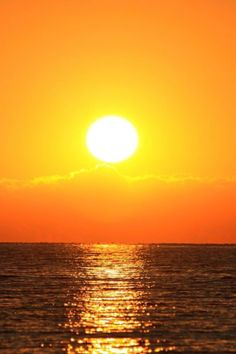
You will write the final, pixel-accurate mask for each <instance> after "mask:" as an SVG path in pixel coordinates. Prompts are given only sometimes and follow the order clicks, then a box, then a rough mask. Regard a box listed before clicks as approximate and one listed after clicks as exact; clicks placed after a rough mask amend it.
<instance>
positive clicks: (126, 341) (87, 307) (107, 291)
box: [64, 245, 175, 354]
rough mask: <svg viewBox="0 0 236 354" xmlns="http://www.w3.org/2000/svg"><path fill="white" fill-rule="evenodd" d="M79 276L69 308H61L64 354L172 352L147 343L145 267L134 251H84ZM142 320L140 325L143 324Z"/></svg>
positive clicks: (103, 248) (116, 247)
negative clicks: (66, 336)
mask: <svg viewBox="0 0 236 354" xmlns="http://www.w3.org/2000/svg"><path fill="white" fill-rule="evenodd" d="M83 260H84V262H85V264H84V267H83V268H84V269H85V271H84V273H83V274H81V273H79V275H78V287H77V289H76V287H75V289H76V290H77V291H75V293H74V295H73V299H72V301H71V302H68V303H66V304H65V308H66V314H67V322H66V323H65V325H64V327H65V328H66V329H67V330H69V332H70V333H71V336H70V342H69V344H67V346H66V348H65V351H66V352H67V354H76V353H87V354H106V353H107V354H108V353H114V354H123V353H124V354H131V353H152V352H161V351H165V352H166V351H171V350H173V349H175V348H174V347H168V346H165V347H163V345H162V343H161V342H160V340H159V339H158V338H153V337H149V329H150V327H151V326H152V322H151V320H147V318H146V317H147V315H148V314H147V306H146V303H145V301H146V300H145V299H146V293H147V292H148V288H147V289H146V288H145V286H143V284H142V282H140V279H142V273H143V269H144V263H143V260H142V258H141V257H140V256H139V253H138V251H137V246H136V247H132V246H128V247H127V245H89V246H88V248H87V250H85V254H84V255H83ZM144 318H145V320H144Z"/></svg>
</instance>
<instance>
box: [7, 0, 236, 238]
mask: <svg viewBox="0 0 236 354" xmlns="http://www.w3.org/2000/svg"><path fill="white" fill-rule="evenodd" d="M235 24H236V2H234V1H232V0H224V1H219V0H202V1H201V0H200V1H199V0H188V1H187V0H178V1H175V0H168V1H167V0H119V1H118V0H86V1H83V0H50V1H49V0H41V1H29V0H28V1H25V0H9V1H1V2H0V43H1V56H0V78H1V80H0V119H1V133H0V137H1V139H0V151H1V154H0V167H1V169H0V209H1V213H0V224H1V229H0V241H63V242H67V241H69V242H70V241H72V242H97V241H99V242H100V241H101V242H109V241H112V242H113V241H119V242H126V241H127V242H235V241H236V163H235V161H236V138H235V136H236V116H235V113H236V111H235V94H236V66H235V62H236V25H235ZM109 114H116V115H120V116H123V117H126V118H127V119H129V120H131V121H132V123H133V124H134V125H135V127H136V128H137V130H138V132H139V137H140V146H139V149H138V151H137V153H136V154H135V155H134V156H133V157H131V158H130V159H128V160H126V161H124V162H122V163H119V164H116V165H115V168H113V167H110V166H105V165H100V166H97V164H98V161H96V159H94V157H93V156H92V155H91V154H90V153H89V151H88V150H87V148H86V145H85V135H86V132H87V129H88V127H89V126H90V124H91V123H92V122H93V121H95V120H96V119H97V118H99V117H101V116H105V115H109ZM96 166H97V167H96Z"/></svg>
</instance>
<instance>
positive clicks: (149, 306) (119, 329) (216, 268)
mask: <svg viewBox="0 0 236 354" xmlns="http://www.w3.org/2000/svg"><path fill="white" fill-rule="evenodd" d="M235 271H236V246H234V245H222V246H221V245H181V244H178V245H156V244H150V245H126V244H108V245H105V244H88V245H85V244H0V286H1V287H0V352H1V353H4V354H13V353H17V354H18V353H63V352H65V353H68V354H69V353H70V354H72V353H94V354H98V353H99V354H105V353H117V354H118V353H119V354H126V353H127V354H129V353H156V352H172V353H178V352H180V353H235V352H236V282H235Z"/></svg>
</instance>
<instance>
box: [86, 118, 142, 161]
mask: <svg viewBox="0 0 236 354" xmlns="http://www.w3.org/2000/svg"><path fill="white" fill-rule="evenodd" d="M86 143H87V147H88V149H89V151H90V152H91V154H92V155H93V156H95V157H96V158H97V159H99V160H101V161H104V162H112V163H116V162H120V161H123V160H126V159H127V158H129V157H130V156H131V155H133V154H134V152H135V150H136V149H137V147H138V134H137V131H136V129H135V128H134V126H133V125H132V124H131V123H130V122H129V121H128V120H126V119H124V118H121V117H118V116H106V117H103V118H100V119H98V120H97V121H96V122H95V123H93V124H92V125H91V126H90V128H89V130H88V133H87V137H86Z"/></svg>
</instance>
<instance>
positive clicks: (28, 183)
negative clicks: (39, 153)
mask: <svg viewBox="0 0 236 354" xmlns="http://www.w3.org/2000/svg"><path fill="white" fill-rule="evenodd" d="M102 171H103V172H105V173H106V174H111V173H112V174H115V175H116V176H118V177H120V178H121V179H122V180H125V181H127V182H130V183H137V182H142V181H157V182H159V183H164V184H175V183H180V184H181V183H191V182H192V183H200V184H201V183H204V184H212V183H217V184H224V183H232V182H236V176H231V177H222V178H219V177H212V176H206V177H200V176H192V175H157V174H145V175H136V176H129V175H125V174H123V173H121V172H120V171H119V169H118V168H116V167H115V166H113V165H109V164H105V163H103V164H97V165H96V166H94V167H92V168H82V169H80V170H78V171H72V172H69V173H67V174H64V175H59V174H56V175H50V176H39V177H34V178H31V179H24V180H20V179H10V178H2V179H0V187H6V188H11V189H14V188H16V189H17V188H27V187H32V188H33V187H36V186H38V185H53V184H60V183H63V182H67V181H68V182H69V181H73V180H75V179H78V178H79V177H80V176H86V175H92V174H95V173H99V172H102Z"/></svg>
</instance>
